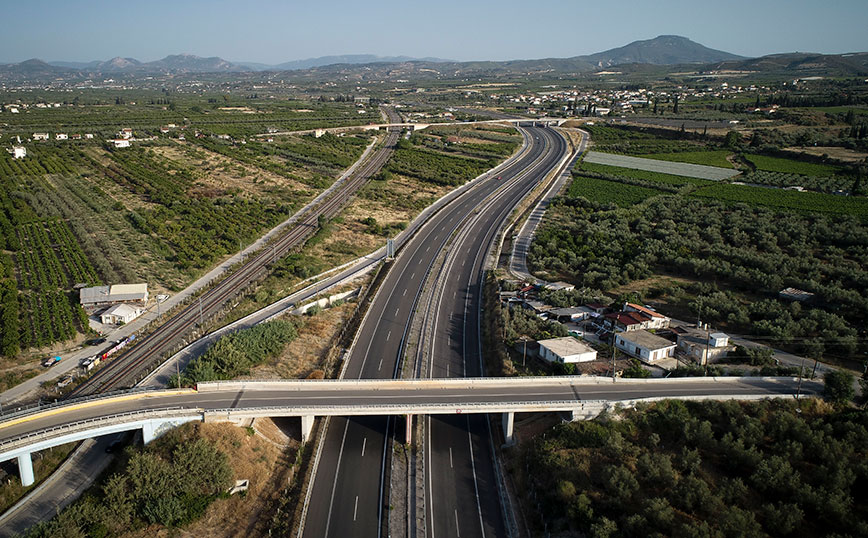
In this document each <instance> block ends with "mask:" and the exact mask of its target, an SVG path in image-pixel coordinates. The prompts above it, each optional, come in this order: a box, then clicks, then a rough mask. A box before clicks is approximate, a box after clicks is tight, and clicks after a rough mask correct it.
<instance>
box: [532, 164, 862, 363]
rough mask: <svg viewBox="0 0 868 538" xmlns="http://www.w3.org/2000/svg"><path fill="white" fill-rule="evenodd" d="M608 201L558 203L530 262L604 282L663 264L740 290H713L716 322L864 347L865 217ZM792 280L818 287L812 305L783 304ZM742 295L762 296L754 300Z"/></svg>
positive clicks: (708, 310)
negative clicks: (627, 204)
mask: <svg viewBox="0 0 868 538" xmlns="http://www.w3.org/2000/svg"><path fill="white" fill-rule="evenodd" d="M578 181H581V180H578ZM601 209H611V208H610V207H609V208H604V207H602V206H600V205H599V204H594V203H592V202H588V201H587V200H584V199H582V198H577V199H567V200H564V199H561V200H560V201H558V202H556V203H555V204H554V216H555V218H554V219H552V220H550V221H549V223H548V224H547V225H545V226H543V227H542V228H541V229H540V231H539V232H538V233H537V236H536V239H535V241H534V243H533V245H532V247H531V251H530V253H529V258H528V259H529V262H530V264H531V266H532V268H534V269H535V270H548V271H553V272H555V273H559V274H561V275H564V277H565V278H567V279H568V280H571V281H574V282H576V283H578V284H580V285H583V286H587V287H591V288H600V289H611V288H613V287H615V286H617V285H621V284H625V283H627V282H630V281H633V280H638V279H642V278H647V277H649V276H651V275H652V274H653V273H655V272H658V271H662V272H665V273H669V274H678V275H684V276H688V277H692V278H696V277H699V278H701V279H703V280H707V281H710V282H718V283H720V284H721V285H726V286H727V287H730V288H733V289H735V290H738V291H739V292H740V293H739V295H736V294H732V293H724V292H720V293H718V292H717V290H716V289H714V287H712V288H711V289H709V290H708V292H707V293H706V295H707V297H704V298H703V302H704V305H705V307H704V310H705V311H704V317H705V318H707V319H708V320H709V321H722V322H726V323H728V324H730V325H731V326H732V327H733V328H734V329H736V330H740V331H744V332H747V333H759V334H762V335H767V336H769V337H771V338H773V339H775V340H777V341H779V342H784V343H793V342H804V341H806V340H807V339H812V338H821V339H823V340H825V341H826V349H827V350H828V351H832V352H834V353H836V354H840V355H853V354H855V353H856V352H857V350H859V349H864V348H865V342H864V341H863V340H862V339H860V338H859V334H860V333H859V329H860V328H861V327H863V326H864V324H865V323H866V321H868V298H866V295H865V290H866V289H868V271H866V267H868V227H866V226H865V225H864V224H863V223H862V222H861V221H859V220H857V219H855V218H847V217H826V216H820V215H802V214H794V213H784V212H776V211H772V210H769V209H763V208H759V207H749V206H745V205H726V204H723V203H720V202H714V201H705V200H698V199H693V198H688V197H683V196H658V197H655V198H652V199H649V200H648V201H647V202H645V203H644V204H639V205H637V206H635V207H632V208H626V209H617V210H605V211H601ZM790 286H792V287H796V288H799V289H802V290H806V291H810V292H813V293H815V301H814V303H812V304H808V305H804V306H803V305H790V306H787V305H785V304H784V303H782V302H781V301H780V300H778V299H777V294H778V292H779V291H780V290H781V289H783V288H786V287H790ZM744 294H752V295H755V294H760V295H761V296H762V295H764V296H765V298H763V299H762V300H755V301H752V302H750V303H748V302H746V301H745V300H744V299H743V295H744ZM761 298H762V297H761ZM802 347H804V345H802Z"/></svg>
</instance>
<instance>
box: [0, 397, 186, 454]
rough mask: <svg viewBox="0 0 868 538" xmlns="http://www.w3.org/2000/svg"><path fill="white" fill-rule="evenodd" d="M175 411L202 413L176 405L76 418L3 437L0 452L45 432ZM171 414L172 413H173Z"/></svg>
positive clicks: (11, 448)
mask: <svg viewBox="0 0 868 538" xmlns="http://www.w3.org/2000/svg"><path fill="white" fill-rule="evenodd" d="M176 411H177V412H181V413H177V414H189V413H192V412H195V413H202V410H201V409H200V408H185V407H180V406H176V407H165V408H160V409H141V410H138V411H127V412H125V413H115V414H112V415H104V416H100V417H94V418H88V419H84V420H77V421H75V422H68V423H66V424H60V425H57V426H52V427H50V428H43V429H41V430H35V431H32V432H28V433H25V434H23V435H19V436H16V437H11V438H9V439H4V440H3V441H2V442H0V453H2V452H5V451H8V450H13V449H15V448H18V447H17V446H15V445H20V444H21V441H23V440H25V439H32V438H34V437H42V436H46V435H47V434H49V433H53V432H74V431H80V430H81V429H82V428H81V426H84V425H88V424H96V423H108V424H117V423H123V422H125V421H123V420H120V421H119V420H117V419H120V418H127V417H132V416H141V415H157V416H156V417H149V418H159V416H161V413H166V412H170V413H171V412H176ZM173 415H174V413H173ZM84 429H87V428H84ZM50 437H56V436H50ZM50 437H49V438H50ZM25 444H26V443H25Z"/></svg>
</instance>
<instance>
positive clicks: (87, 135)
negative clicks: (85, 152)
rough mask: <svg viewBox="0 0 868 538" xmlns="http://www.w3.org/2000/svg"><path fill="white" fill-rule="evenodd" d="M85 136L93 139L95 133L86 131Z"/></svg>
mask: <svg viewBox="0 0 868 538" xmlns="http://www.w3.org/2000/svg"><path fill="white" fill-rule="evenodd" d="M84 137H85V138H86V139H88V140H91V139H92V138H93V133H84Z"/></svg>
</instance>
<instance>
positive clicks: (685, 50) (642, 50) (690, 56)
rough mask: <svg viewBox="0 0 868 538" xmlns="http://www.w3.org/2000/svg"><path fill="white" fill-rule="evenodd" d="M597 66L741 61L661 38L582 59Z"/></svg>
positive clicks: (683, 40)
mask: <svg viewBox="0 0 868 538" xmlns="http://www.w3.org/2000/svg"><path fill="white" fill-rule="evenodd" d="M581 58H583V59H584V60H586V61H588V62H590V63H591V64H593V65H595V66H597V67H609V66H612V65H618V64H632V63H637V64H651V65H678V64H706V63H713V62H720V61H724V60H743V59H744V57H743V56H737V55H735V54H730V53H729V52H724V51H721V50H714V49H710V48H708V47H706V46H704V45H700V44H699V43H696V42H695V41H691V40H690V39H688V38H686V37H682V36H677V35H661V36H657V37H655V38H654V39H646V40H644V41H634V42H632V43H630V44H629V45H624V46H623V47H618V48H615V49H610V50H607V51H603V52H598V53H596V54H589V55H587V56H583V57H581Z"/></svg>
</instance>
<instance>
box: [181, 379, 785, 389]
mask: <svg viewBox="0 0 868 538" xmlns="http://www.w3.org/2000/svg"><path fill="white" fill-rule="evenodd" d="M774 381H789V382H792V381H798V378H797V377H750V376H749V377H735V376H723V377H676V378H645V379H642V378H619V379H618V380H617V381H615V382H613V381H612V378H611V377H600V376H546V377H498V378H494V377H478V378H443V379H438V378H434V379H385V380H384V379H289V380H283V381H280V380H277V381H276V380H273V379H270V380H269V379H261V380H259V379H248V380H243V381H207V382H203V383H198V384H197V385H196V390H198V391H199V392H218V391H232V390H237V391H243V390H308V389H310V388H311V386H313V385H315V384H322V385H326V386H328V385H334V386H340V387H346V388H348V389H355V388H360V389H369V388H370V387H371V386H381V387H384V388H390V389H391V388H401V387H407V386H413V387H417V388H420V389H422V388H426V389H431V388H444V389H445V388H452V389H455V388H474V387H485V386H489V387H490V386H516V387H526V386H539V385H545V386H581V385H601V384H609V385H615V386H617V385H627V384H630V385H633V384H653V383H661V382H665V383H678V384H685V385H691V384H699V383H710V382H711V383H746V384H750V383H751V382H754V383H763V382H774Z"/></svg>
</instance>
